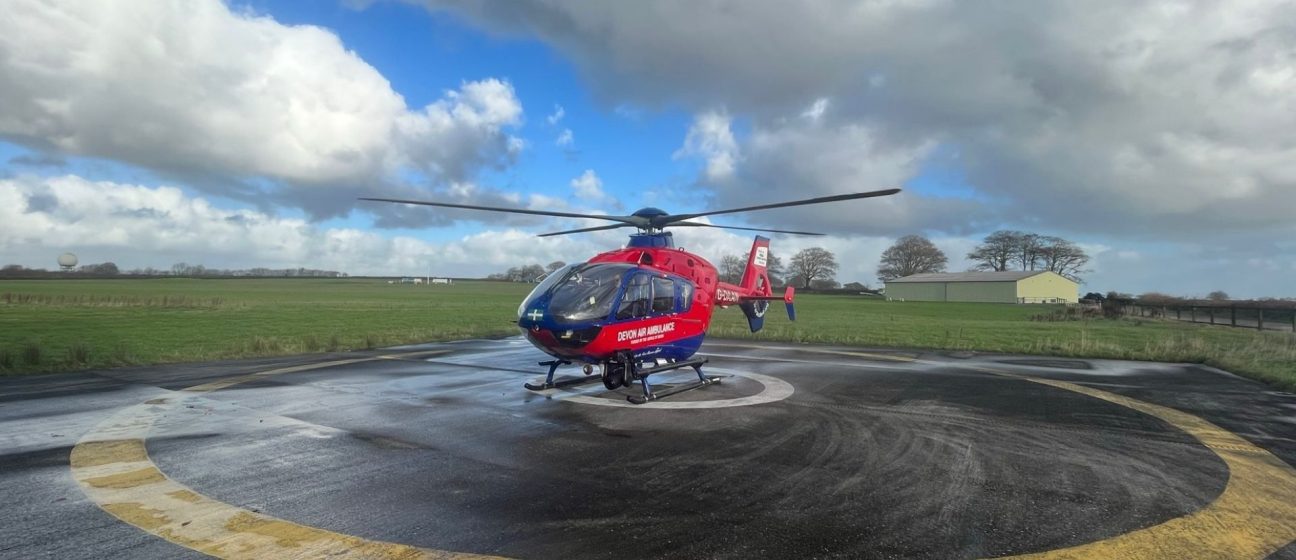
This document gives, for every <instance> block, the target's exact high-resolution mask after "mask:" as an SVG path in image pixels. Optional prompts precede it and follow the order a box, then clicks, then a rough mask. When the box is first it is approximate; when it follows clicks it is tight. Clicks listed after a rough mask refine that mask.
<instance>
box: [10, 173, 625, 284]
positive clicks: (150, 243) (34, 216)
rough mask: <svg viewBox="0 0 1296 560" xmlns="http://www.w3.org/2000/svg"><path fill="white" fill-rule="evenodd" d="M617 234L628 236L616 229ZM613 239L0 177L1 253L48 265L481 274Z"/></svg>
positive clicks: (565, 255)
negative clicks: (444, 234) (428, 234)
mask: <svg viewBox="0 0 1296 560" xmlns="http://www.w3.org/2000/svg"><path fill="white" fill-rule="evenodd" d="M616 237H617V238H619V237H623V236H619V235H618V236H616ZM613 239H614V238H606V239H604V238H591V237H582V236H574V237H573V236H568V237H560V238H536V237H535V236H534V234H531V233H527V232H522V231H519V230H517V229H513V228H506V229H500V230H488V231H484V232H481V233H477V234H473V235H469V236H466V237H464V238H462V239H459V240H456V241H450V242H444V243H432V242H428V241H424V240H420V239H416V238H412V237H407V236H385V235H381V234H379V233H375V232H372V231H365V230H361V229H356V228H347V227H340V228H323V227H319V226H316V225H313V224H311V223H310V222H308V221H306V220H303V219H298V218H285V217H279V216H275V215H273V214H268V213H264V212H259V211H255V210H245V209H244V210H229V209H223V208H219V207H217V206H215V205H213V204H212V203H211V202H210V201H208V200H206V199H204V198H201V197H191V196H187V195H186V194H185V193H184V192H183V191H181V190H180V189H178V188H175V187H166V186H163V187H145V186H139V185H130V184H121V183H114V182H105V181H89V180H86V179H83V178H81V177H77V176H72V175H69V176H62V177H53V178H34V177H20V178H17V179H13V180H0V253H3V254H4V255H5V258H6V259H7V262H18V263H21V264H26V265H27V266H32V267H46V268H49V267H52V266H53V259H54V257H55V256H56V255H58V254H60V253H61V252H63V251H73V252H75V253H77V254H78V255H79V256H80V257H81V258H82V260H83V261H84V262H102V261H113V262H116V263H117V264H118V265H119V266H121V267H122V268H124V269H129V268H137V267H139V268H142V267H149V266H152V267H156V268H165V267H169V266H170V265H171V264H172V263H174V262H180V261H184V262H189V263H193V264H198V263H201V264H204V265H205V266H208V267H217V268H251V267H257V266H265V267H272V268H295V267H308V268H321V269H330V270H339V271H344V272H348V273H351V274H372V275H398V274H420V273H425V272H427V271H428V269H429V267H431V270H432V273H433V274H438V275H454V276H465V275H466V276H484V275H486V274H488V273H490V272H495V271H498V270H502V269H504V268H507V267H510V266H516V265H518V264H524V263H531V262H538V263H542V264H543V263H548V262H552V261H554V260H578V259H584V258H587V257H589V256H591V255H593V254H595V253H597V252H599V251H600V250H604V249H606V245H599V242H603V243H605V244H606V243H619V241H613Z"/></svg>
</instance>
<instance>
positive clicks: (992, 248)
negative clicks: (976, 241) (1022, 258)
mask: <svg viewBox="0 0 1296 560" xmlns="http://www.w3.org/2000/svg"><path fill="white" fill-rule="evenodd" d="M1023 235H1025V234H1024V233H1022V232H1020V231H1009V230H1000V231H996V232H994V233H992V234H990V235H987V236H986V237H985V239H983V240H982V241H981V244H980V245H977V246H976V248H974V249H972V252H971V253H968V255H967V258H968V259H971V260H974V261H977V266H976V268H977V270H996V271H1002V270H1008V266H1009V264H1010V263H1011V262H1012V260H1013V257H1014V255H1016V254H1017V246H1018V244H1019V241H1020V240H1021V238H1022V236H1023Z"/></svg>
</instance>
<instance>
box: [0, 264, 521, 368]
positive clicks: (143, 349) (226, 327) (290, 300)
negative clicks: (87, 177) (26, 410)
mask: <svg viewBox="0 0 1296 560" xmlns="http://www.w3.org/2000/svg"><path fill="white" fill-rule="evenodd" d="M529 288H530V287H529V286H526V285H521V284H504V283H498V282H462V283H455V284H454V285H451V286H443V285H438V286H412V285H399V284H396V285H390V284H387V283H386V282H385V281H379V280H345V279H341V280H340V279H299V280H297V279H294V280H287V279H249V280H201V279H184V278H175V279H170V278H168V279H150V280H143V279H140V280H21V281H3V282H0V371H2V372H5V373H15V372H18V373H28V372H50V371H65V370H74V369H84V368H90V367H111V366H119V365H131V364H153V363H165V362H179V361H199V360H212V359H224V358H241V357H252V356H271V355H285V354H297V353H306V352H323V351H341V350H353V349H357V348H373V347H380V346H391V345H395V344H405V343H412V342H424V341H437V340H452V339H457V338H465V337H479V336H499V335H507V334H513V333H516V332H517V327H515V326H513V324H512V321H513V320H514V318H515V313H516V309H517V304H518V302H519V301H520V300H521V299H522V297H524V296H525V295H526V293H527V291H528V289H529Z"/></svg>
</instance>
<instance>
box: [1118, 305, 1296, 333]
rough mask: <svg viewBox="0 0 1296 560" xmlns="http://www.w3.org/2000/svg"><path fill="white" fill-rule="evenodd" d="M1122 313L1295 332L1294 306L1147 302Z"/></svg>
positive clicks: (1126, 309)
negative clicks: (1156, 303)
mask: <svg viewBox="0 0 1296 560" xmlns="http://www.w3.org/2000/svg"><path fill="white" fill-rule="evenodd" d="M1125 313H1126V314H1128V315H1133V316H1136V317H1158V318H1164V319H1174V320H1177V321H1189V322H1192V323H1209V324H1212V325H1224V326H1228V327H1240V328H1247V329H1256V330H1275V331H1291V332H1296V308H1291V307H1252V306H1237V305H1177V304H1168V305H1150V304H1141V303H1133V304H1129V305H1127V306H1125Z"/></svg>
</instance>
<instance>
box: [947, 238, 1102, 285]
mask: <svg viewBox="0 0 1296 560" xmlns="http://www.w3.org/2000/svg"><path fill="white" fill-rule="evenodd" d="M967 258H969V259H971V260H973V261H976V262H977V265H976V267H975V268H976V269H977V270H996V271H1001V270H1014V269H1015V270H1051V271H1053V272H1056V273H1058V274H1061V275H1063V276H1066V277H1067V278H1070V279H1072V280H1075V281H1079V280H1080V274H1082V273H1084V272H1085V270H1084V266H1085V265H1086V264H1089V255H1087V254H1085V252H1084V250H1083V249H1081V248H1080V247H1079V246H1078V245H1076V244H1075V243H1072V242H1070V241H1067V240H1066V239H1062V238H1061V237H1053V236H1045V235H1039V234H1037V233H1027V232H1022V231H1014V230H999V231H996V232H994V233H991V234H990V235H987V236H986V237H985V239H983V240H982V241H981V244H980V245H977V246H976V248H974V249H973V250H972V252H970V253H968V255H967Z"/></svg>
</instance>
